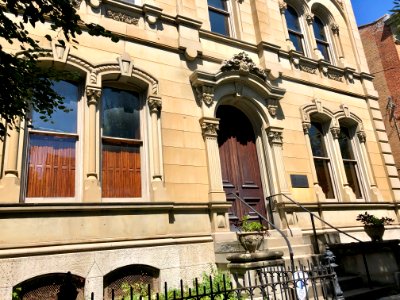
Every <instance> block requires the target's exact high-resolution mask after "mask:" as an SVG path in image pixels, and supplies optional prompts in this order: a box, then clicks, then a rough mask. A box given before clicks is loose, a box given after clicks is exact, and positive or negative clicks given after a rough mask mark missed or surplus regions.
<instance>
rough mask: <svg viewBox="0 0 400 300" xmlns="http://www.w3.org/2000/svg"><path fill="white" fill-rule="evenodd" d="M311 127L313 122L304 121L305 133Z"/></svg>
mask: <svg viewBox="0 0 400 300" xmlns="http://www.w3.org/2000/svg"><path fill="white" fill-rule="evenodd" d="M310 128H311V123H310V122H303V131H304V134H308V132H309V131H310Z"/></svg>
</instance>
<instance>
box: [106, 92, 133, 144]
mask: <svg viewBox="0 0 400 300" xmlns="http://www.w3.org/2000/svg"><path fill="white" fill-rule="evenodd" d="M101 101H102V108H103V109H102V121H103V122H102V125H103V136H109V137H117V138H127V139H140V119H139V109H140V101H139V97H138V95H137V94H136V93H133V92H129V91H124V90H118V89H113V88H104V89H103V92H102V100H101Z"/></svg>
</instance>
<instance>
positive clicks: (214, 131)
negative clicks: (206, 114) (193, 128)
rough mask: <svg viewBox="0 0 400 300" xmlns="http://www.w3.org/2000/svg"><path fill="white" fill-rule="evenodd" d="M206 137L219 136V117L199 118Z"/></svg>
mask: <svg viewBox="0 0 400 300" xmlns="http://www.w3.org/2000/svg"><path fill="white" fill-rule="evenodd" d="M199 122H200V126H201V130H202V132H203V136H204V137H215V138H216V137H217V136H218V129H219V119H215V118H201V119H200V120H199Z"/></svg>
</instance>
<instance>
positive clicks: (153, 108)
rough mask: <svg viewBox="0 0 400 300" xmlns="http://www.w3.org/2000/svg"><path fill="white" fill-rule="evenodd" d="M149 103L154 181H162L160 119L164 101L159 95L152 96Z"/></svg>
mask: <svg viewBox="0 0 400 300" xmlns="http://www.w3.org/2000/svg"><path fill="white" fill-rule="evenodd" d="M148 105H149V109H150V115H151V140H152V150H153V174H152V178H153V180H154V181H162V175H161V163H160V161H161V160H160V152H161V147H160V135H159V130H158V127H159V126H158V120H159V116H160V112H161V107H162V102H161V99H160V98H159V97H156V96H151V97H149V99H148Z"/></svg>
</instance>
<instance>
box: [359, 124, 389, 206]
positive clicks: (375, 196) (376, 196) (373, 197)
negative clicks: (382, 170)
mask: <svg viewBox="0 0 400 300" xmlns="http://www.w3.org/2000/svg"><path fill="white" fill-rule="evenodd" d="M357 137H358V140H359V142H360V149H361V151H360V156H361V161H362V162H364V163H363V165H364V166H365V169H366V173H367V179H368V183H369V190H368V194H369V200H370V201H373V202H379V201H383V198H382V194H381V192H380V191H379V189H378V187H377V186H376V182H375V178H374V176H373V173H372V169H371V161H370V160H369V156H368V151H367V148H366V147H365V142H366V141H367V136H366V134H365V131H363V130H360V131H358V132H357Z"/></svg>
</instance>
